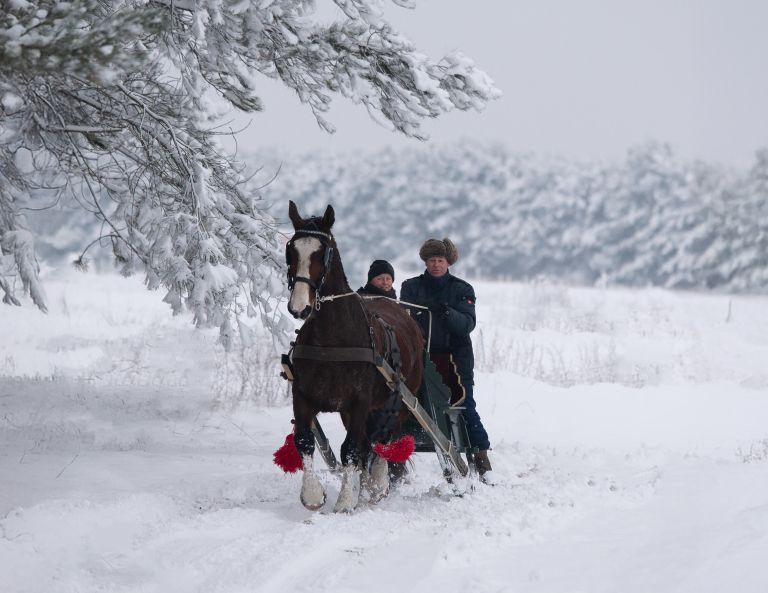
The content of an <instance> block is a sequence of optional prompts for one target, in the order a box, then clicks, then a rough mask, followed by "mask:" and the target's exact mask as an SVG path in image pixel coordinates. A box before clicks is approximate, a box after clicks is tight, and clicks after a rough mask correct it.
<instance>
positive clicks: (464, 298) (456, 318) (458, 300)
mask: <svg viewBox="0 0 768 593" xmlns="http://www.w3.org/2000/svg"><path fill="white" fill-rule="evenodd" d="M400 300H401V301H405V302H406V303H414V304H416V305H422V306H425V307H429V308H430V311H432V338H431V341H430V346H429V350H430V352H450V353H451V354H453V358H454V361H455V362H456V366H457V367H458V370H459V375H461V378H462V381H464V382H465V383H467V384H472V378H473V375H474V373H473V369H474V366H475V358H474V354H473V352H472V339H471V338H470V337H469V334H470V332H471V331H472V330H473V329H475V300H476V299H475V290H474V289H473V288H472V285H471V284H469V283H468V282H465V281H464V280H461V279H460V278H457V277H456V276H453V275H451V273H450V272H446V274H445V275H444V276H441V277H440V278H434V277H433V276H431V275H430V274H429V272H426V271H425V272H424V273H423V274H422V275H421V276H416V277H415V278H409V279H408V280H406V281H405V282H403V285H402V287H401V288H400ZM405 306H406V308H407V306H408V305H405ZM409 311H410V313H411V316H412V317H413V318H414V319H415V320H416V321H417V322H418V323H419V325H420V326H421V329H422V332H423V333H424V336H425V337H426V336H427V332H428V331H429V314H428V313H427V312H426V311H424V310H422V309H416V308H411V309H409Z"/></svg>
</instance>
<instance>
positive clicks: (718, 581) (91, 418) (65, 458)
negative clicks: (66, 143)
mask: <svg viewBox="0 0 768 593" xmlns="http://www.w3.org/2000/svg"><path fill="white" fill-rule="evenodd" d="M46 288H47V291H48V301H49V309H50V312H49V314H48V315H43V314H42V313H40V312H38V311H37V310H35V309H34V308H33V307H32V306H31V304H29V303H25V306H24V307H23V308H16V307H8V306H2V307H0V517H1V519H0V575H2V576H0V590H1V591H3V592H5V591H8V592H12V593H21V592H34V593H58V592H67V593H69V592H89V593H90V592H95V591H100V592H142V593H144V592H146V593H150V592H151V593H171V592H199V593H214V592H226V593H234V592H246V591H247V592H249V593H254V592H270V593H272V592H274V593H284V592H292V591H311V592H313V593H323V592H328V593H331V592H333V593H345V592H350V593H351V592H356V593H357V592H360V591H366V592H371V593H387V592H390V591H397V592H398V593H405V592H409V591H414V592H416V591H419V592H421V591H442V592H444V593H448V592H453V591H455V592H462V593H463V592H466V591H479V592H483V593H485V592H507V591H509V592H512V591H514V592H517V591H521V592H546V593H555V592H576V591H582V592H590V593H595V592H606V593H630V592H637V593H660V592H672V591H674V592H691V593H706V592H738V593H749V592H754V593H765V591H768V565H766V561H765V559H766V557H768V368H767V367H766V363H765V361H766V360H768V298H766V297H744V296H739V297H735V296H733V297H731V296H712V295H702V294H694V293H690V294H684V293H670V292H663V291H656V290H643V291H618V290H608V289H603V290H601V289H568V288H563V287H557V286H552V285H546V284H538V285H536V284H534V285H519V284H497V283H476V289H477V294H478V313H479V325H478V329H477V330H476V332H475V334H474V339H475V345H476V355H477V369H478V372H477V388H476V393H477V398H478V401H479V410H480V412H481V414H482V415H483V417H484V420H485V423H486V426H487V428H488V430H489V433H490V434H491V438H492V442H493V452H492V457H491V459H492V461H493V463H494V469H495V470H496V472H495V473H496V474H498V477H499V479H500V483H499V484H498V485H497V486H495V487H487V486H484V485H482V484H468V485H467V484H465V485H463V486H464V487H466V488H467V492H466V493H465V495H464V496H462V497H456V496H452V495H451V493H450V491H449V490H448V488H447V487H446V485H445V484H443V482H442V480H441V477H440V471H439V465H438V463H437V460H436V459H435V458H434V457H433V456H432V455H429V454H417V455H416V456H415V465H414V467H413V468H412V471H411V475H410V481H409V483H407V484H405V485H403V486H401V487H400V488H399V489H398V490H396V491H394V492H393V493H392V494H391V495H390V496H389V497H388V498H387V499H385V500H384V501H382V502H381V503H379V504H378V505H376V506H373V507H364V508H361V509H360V510H359V511H358V512H356V513H354V514H353V515H349V516H348V515H334V514H333V513H332V512H331V511H330V508H328V509H324V510H323V511H321V512H318V513H311V512H309V511H307V510H305V509H304V508H303V507H302V506H301V504H300V503H299V500H298V492H299V485H300V477H299V476H298V475H283V474H282V472H280V471H279V470H278V469H277V468H276V467H275V466H274V465H273V464H272V453H273V451H274V450H275V449H276V448H277V447H278V446H280V445H281V444H282V441H283V438H284V436H285V434H286V433H287V432H289V430H290V419H291V410H290V407H289V406H288V403H287V402H288V400H287V399H285V396H286V392H285V389H286V385H285V383H284V382H282V381H280V380H276V379H275V377H274V375H273V374H270V373H272V372H273V369H274V366H273V362H274V360H273V358H271V357H270V356H268V354H267V353H268V352H269V348H268V344H266V345H265V346H264V347H262V348H250V349H247V350H243V349H235V351H234V352H233V353H230V354H225V353H224V352H223V351H222V349H221V347H220V346H217V345H216V332H214V331H210V332H209V331H200V330H195V329H194V328H193V327H192V326H191V324H190V321H189V319H188V318H183V317H179V318H172V317H171V316H170V314H169V310H168V308H167V306H166V305H164V304H163V303H161V301H160V298H161V295H159V294H157V293H148V292H146V291H145V290H144V289H143V288H142V286H141V283H140V282H139V281H138V280H136V279H123V278H117V277H112V276H96V275H79V274H76V273H74V272H72V273H69V272H67V273H61V274H58V275H50V276H49V277H48V278H47V280H46ZM266 404H270V405H269V406H267V405H266ZM321 419H322V420H323V424H324V427H325V429H326V432H328V433H329V436H330V437H331V439H332V442H333V443H334V444H335V445H336V446H337V447H338V445H339V444H340V443H341V433H340V427H339V425H338V422H337V421H336V420H335V418H333V417H332V416H328V415H326V416H323V417H322V418H321ZM316 466H319V467H321V468H323V467H324V466H323V464H322V461H321V460H320V459H319V457H318V459H317V462H316ZM322 479H323V480H324V482H325V484H326V487H327V489H328V490H329V500H332V499H333V497H334V495H335V493H336V492H338V482H337V479H336V477H334V476H332V475H330V474H328V473H327V472H323V473H322ZM328 506H329V507H330V506H331V505H330V504H329V505H328Z"/></svg>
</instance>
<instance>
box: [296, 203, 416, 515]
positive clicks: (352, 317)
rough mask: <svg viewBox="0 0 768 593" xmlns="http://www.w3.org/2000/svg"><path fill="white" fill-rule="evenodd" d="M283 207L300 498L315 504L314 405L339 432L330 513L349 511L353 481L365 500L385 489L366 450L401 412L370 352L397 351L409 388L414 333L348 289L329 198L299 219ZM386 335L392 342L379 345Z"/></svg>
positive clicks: (385, 303)
mask: <svg viewBox="0 0 768 593" xmlns="http://www.w3.org/2000/svg"><path fill="white" fill-rule="evenodd" d="M288 214H289V217H290V219H291V222H292V223H293V228H294V230H295V233H294V235H293V237H292V238H291V240H290V241H289V242H288V244H287V246H286V263H287V265H288V287H289V289H290V299H289V301H288V310H289V311H290V312H291V314H292V315H293V316H294V317H296V318H300V319H303V320H305V321H304V324H303V325H302V327H301V329H300V330H299V332H298V336H297V338H296V343H295V346H294V349H293V373H294V381H293V413H294V418H295V427H294V442H295V444H296V448H297V449H298V450H299V453H300V454H301V458H302V462H303V470H304V474H303V479H302V487H301V502H302V504H304V506H305V507H307V508H308V509H311V510H316V509H319V508H320V507H321V506H322V505H323V504H324V503H325V491H324V490H323V487H322V484H321V483H320V481H319V479H318V477H317V475H316V474H315V472H314V471H313V467H312V454H313V452H314V449H315V441H314V437H313V434H312V422H313V419H314V418H315V415H316V414H317V413H318V412H338V413H339V414H341V418H342V421H343V423H344V427H345V428H346V430H347V435H346V438H345V439H344V442H343V443H342V445H341V462H342V486H341V491H340V492H339V498H338V500H337V502H336V506H335V508H334V510H335V511H337V512H339V511H343V512H350V511H352V510H353V509H354V508H355V506H357V504H358V502H359V496H360V485H361V478H363V477H364V478H365V479H364V480H363V481H364V482H365V483H366V485H368V487H369V489H370V491H371V497H372V500H374V499H378V498H380V497H381V496H384V495H385V494H386V492H387V490H388V486H389V475H388V472H387V462H386V461H385V460H383V459H381V458H380V457H378V455H376V454H375V453H373V452H372V450H371V447H372V444H373V442H380V443H385V442H387V441H388V440H389V439H390V438H391V436H392V432H393V431H394V430H395V429H396V428H397V427H398V425H399V422H400V421H401V420H402V419H403V417H404V416H407V414H408V412H407V410H406V409H405V408H404V407H401V406H400V397H399V395H398V394H397V393H396V392H393V391H392V390H391V389H390V388H389V387H388V386H387V383H386V381H385V380H384V378H383V376H382V375H381V374H380V372H379V371H378V369H377V368H376V366H375V365H374V364H373V360H374V358H375V356H372V354H374V353H377V354H381V355H384V356H385V358H388V359H389V360H390V362H394V363H395V364H396V363H397V362H398V361H397V359H398V358H399V362H400V365H399V366H400V371H401V374H402V377H403V382H404V383H405V385H406V386H407V387H408V388H409V389H410V390H411V391H412V392H416V391H417V389H418V387H419V385H420V383H421V375H422V351H423V347H424V340H423V338H422V336H421V331H420V330H419V327H418V325H417V324H416V323H415V322H414V321H413V320H412V319H411V318H410V317H409V316H408V314H407V313H406V312H405V311H404V310H403V309H402V308H400V306H399V305H397V304H396V303H394V302H392V301H389V300H387V299H383V298H382V299H363V297H361V296H360V295H358V294H357V293H356V292H353V291H352V290H351V289H350V287H349V283H348V282H347V278H346V276H345V275H344V268H343V266H342V263H341V256H340V255H339V250H338V247H337V246H336V240H335V239H334V237H333V235H332V233H331V228H332V227H333V223H334V212H333V208H332V207H331V206H330V205H329V206H328V207H327V209H326V210H325V214H324V215H323V216H322V217H311V218H307V219H304V218H302V217H301V216H300V215H299V212H298V209H297V208H296V205H295V204H294V203H293V202H290V205H289V209H288ZM392 334H394V336H395V337H396V344H397V346H395V347H394V348H392V347H389V348H388V347H387V344H388V343H390V344H391V343H392V342H393V340H392ZM398 348H399V356H398V353H397V350H398ZM393 359H394V360H393Z"/></svg>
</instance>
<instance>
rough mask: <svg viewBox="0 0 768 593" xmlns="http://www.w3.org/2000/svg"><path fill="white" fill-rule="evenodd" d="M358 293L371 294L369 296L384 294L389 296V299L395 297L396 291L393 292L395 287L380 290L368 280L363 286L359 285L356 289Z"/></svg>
mask: <svg viewBox="0 0 768 593" xmlns="http://www.w3.org/2000/svg"><path fill="white" fill-rule="evenodd" d="M357 292H358V294H361V295H363V296H365V295H371V296H385V297H389V298H391V299H396V298H397V292H395V289H394V288H393V289H392V290H390V291H389V292H386V291H384V290H381V289H380V288H379V287H378V286H374V285H373V284H371V283H370V282H369V283H368V284H366V285H365V286H361V287H360V288H358V289H357Z"/></svg>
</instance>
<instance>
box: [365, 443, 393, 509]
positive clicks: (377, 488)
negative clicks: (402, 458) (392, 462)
mask: <svg viewBox="0 0 768 593" xmlns="http://www.w3.org/2000/svg"><path fill="white" fill-rule="evenodd" d="M371 455H372V457H373V461H371V464H370V469H369V470H368V482H367V483H368V491H369V492H370V495H371V499H370V500H371V502H372V503H374V504H375V503H377V502H379V501H380V500H381V499H382V498H384V497H385V496H386V495H387V494H389V466H388V464H387V461H386V459H382V458H381V457H379V456H378V455H376V454H375V453H372V454H371Z"/></svg>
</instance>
